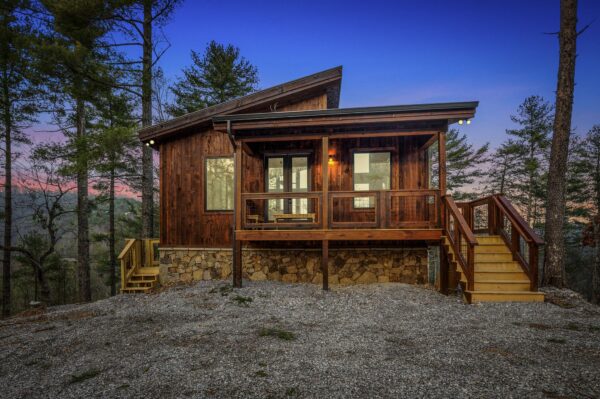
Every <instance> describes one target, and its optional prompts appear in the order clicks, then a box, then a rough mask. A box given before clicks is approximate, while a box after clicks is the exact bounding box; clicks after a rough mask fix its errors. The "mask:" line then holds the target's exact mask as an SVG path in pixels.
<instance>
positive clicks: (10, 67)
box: [0, 0, 43, 317]
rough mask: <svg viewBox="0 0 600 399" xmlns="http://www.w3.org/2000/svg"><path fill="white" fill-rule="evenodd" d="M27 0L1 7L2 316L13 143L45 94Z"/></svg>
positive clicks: (7, 286) (7, 296) (7, 283)
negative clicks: (2, 156)
mask: <svg viewBox="0 0 600 399" xmlns="http://www.w3.org/2000/svg"><path fill="white" fill-rule="evenodd" d="M28 7H29V2H28V1H25V0H9V1H5V2H4V3H3V6H2V7H0V86H1V87H2V89H1V94H0V114H1V118H0V129H1V131H0V137H1V138H2V141H3V144H4V148H3V150H4V151H3V152H4V240H3V247H4V251H3V257H2V263H3V267H2V281H3V284H2V316H3V317H6V316H8V315H9V314H10V309H11V251H10V249H9V248H10V247H11V245H12V242H13V234H12V233H13V225H12V222H13V209H12V207H13V196H12V183H13V164H12V162H13V158H14V153H13V146H14V145H19V144H24V143H28V142H29V139H28V138H27V136H26V135H25V134H23V129H24V128H25V127H27V126H29V125H30V124H31V123H33V122H34V121H35V119H36V116H37V114H38V112H39V111H40V104H41V97H42V94H43V90H42V86H41V79H40V76H39V75H38V74H37V71H36V68H35V67H36V64H37V62H36V52H35V42H36V30H35V26H34V23H33V21H32V18H31V16H30V15H28V14H27V13H24V9H25V8H28Z"/></svg>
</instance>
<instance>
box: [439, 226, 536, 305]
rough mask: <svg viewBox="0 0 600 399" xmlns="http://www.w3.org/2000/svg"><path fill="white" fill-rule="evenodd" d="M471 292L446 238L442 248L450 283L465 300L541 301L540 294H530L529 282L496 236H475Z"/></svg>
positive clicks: (500, 239) (532, 292)
mask: <svg viewBox="0 0 600 399" xmlns="http://www.w3.org/2000/svg"><path fill="white" fill-rule="evenodd" d="M476 238H477V243H478V245H477V246H476V247H475V260H474V265H475V271H474V284H473V290H469V289H468V284H467V274H466V273H464V272H463V270H462V268H461V267H460V265H459V263H458V262H457V261H456V257H455V255H454V252H453V250H452V247H451V245H450V243H449V241H448V238H447V237H444V247H445V250H446V251H447V253H448V260H449V264H450V271H451V273H455V275H454V278H453V279H452V280H453V281H455V282H457V283H458V284H460V286H461V288H462V292H463V295H464V298H465V300H466V301H467V302H468V303H477V302H543V301H544V294H542V293H541V292H534V291H531V281H530V280H529V277H528V276H527V274H526V273H525V272H524V271H523V269H522V268H521V266H520V265H519V264H518V263H517V262H516V261H514V260H513V256H512V253H511V251H510V249H509V248H508V247H507V246H506V244H505V243H504V240H503V239H502V237H500V236H497V235H496V236H477V237H476Z"/></svg>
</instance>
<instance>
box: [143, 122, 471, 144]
mask: <svg viewBox="0 0 600 399" xmlns="http://www.w3.org/2000/svg"><path fill="white" fill-rule="evenodd" d="M467 123H469V122H467ZM150 145H154V140H150Z"/></svg>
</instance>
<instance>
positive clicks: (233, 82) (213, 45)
mask: <svg viewBox="0 0 600 399" xmlns="http://www.w3.org/2000/svg"><path fill="white" fill-rule="evenodd" d="M192 61H193V64H192V65H191V66H190V67H188V68H185V69H184V70H183V74H184V76H183V78H181V79H179V80H178V81H177V82H176V83H175V84H174V85H173V86H172V87H171V91H172V92H173V94H174V96H175V104H172V105H170V106H169V107H167V111H168V112H169V113H170V114H171V115H173V116H180V115H183V114H186V113H189V112H193V111H197V110H199V109H202V108H206V107H210V106H211V105H215V104H219V103H222V102H225V101H228V100H231V99H233V98H237V97H241V96H244V95H246V94H249V93H251V92H253V91H254V90H256V85H257V84H258V70H257V68H256V67H255V66H253V65H252V64H251V63H250V62H249V61H248V60H246V58H244V57H241V56H240V49H239V48H237V47H234V46H233V45H231V44H229V45H227V46H224V45H223V44H219V43H217V42H215V41H211V42H210V43H209V44H208V46H207V47H206V50H205V51H204V54H203V55H200V54H198V53H197V52H195V51H192Z"/></svg>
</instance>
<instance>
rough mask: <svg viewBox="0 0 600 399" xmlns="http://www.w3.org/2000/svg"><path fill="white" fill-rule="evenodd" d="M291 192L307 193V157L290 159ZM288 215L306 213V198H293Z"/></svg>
mask: <svg viewBox="0 0 600 399" xmlns="http://www.w3.org/2000/svg"><path fill="white" fill-rule="evenodd" d="M291 164H292V165H291V190H290V191H292V192H294V193H297V192H307V191H308V157H306V156H302V157H292V162H291ZM290 213H295V214H301V213H308V199H307V198H293V199H292V203H291V209H290Z"/></svg>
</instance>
